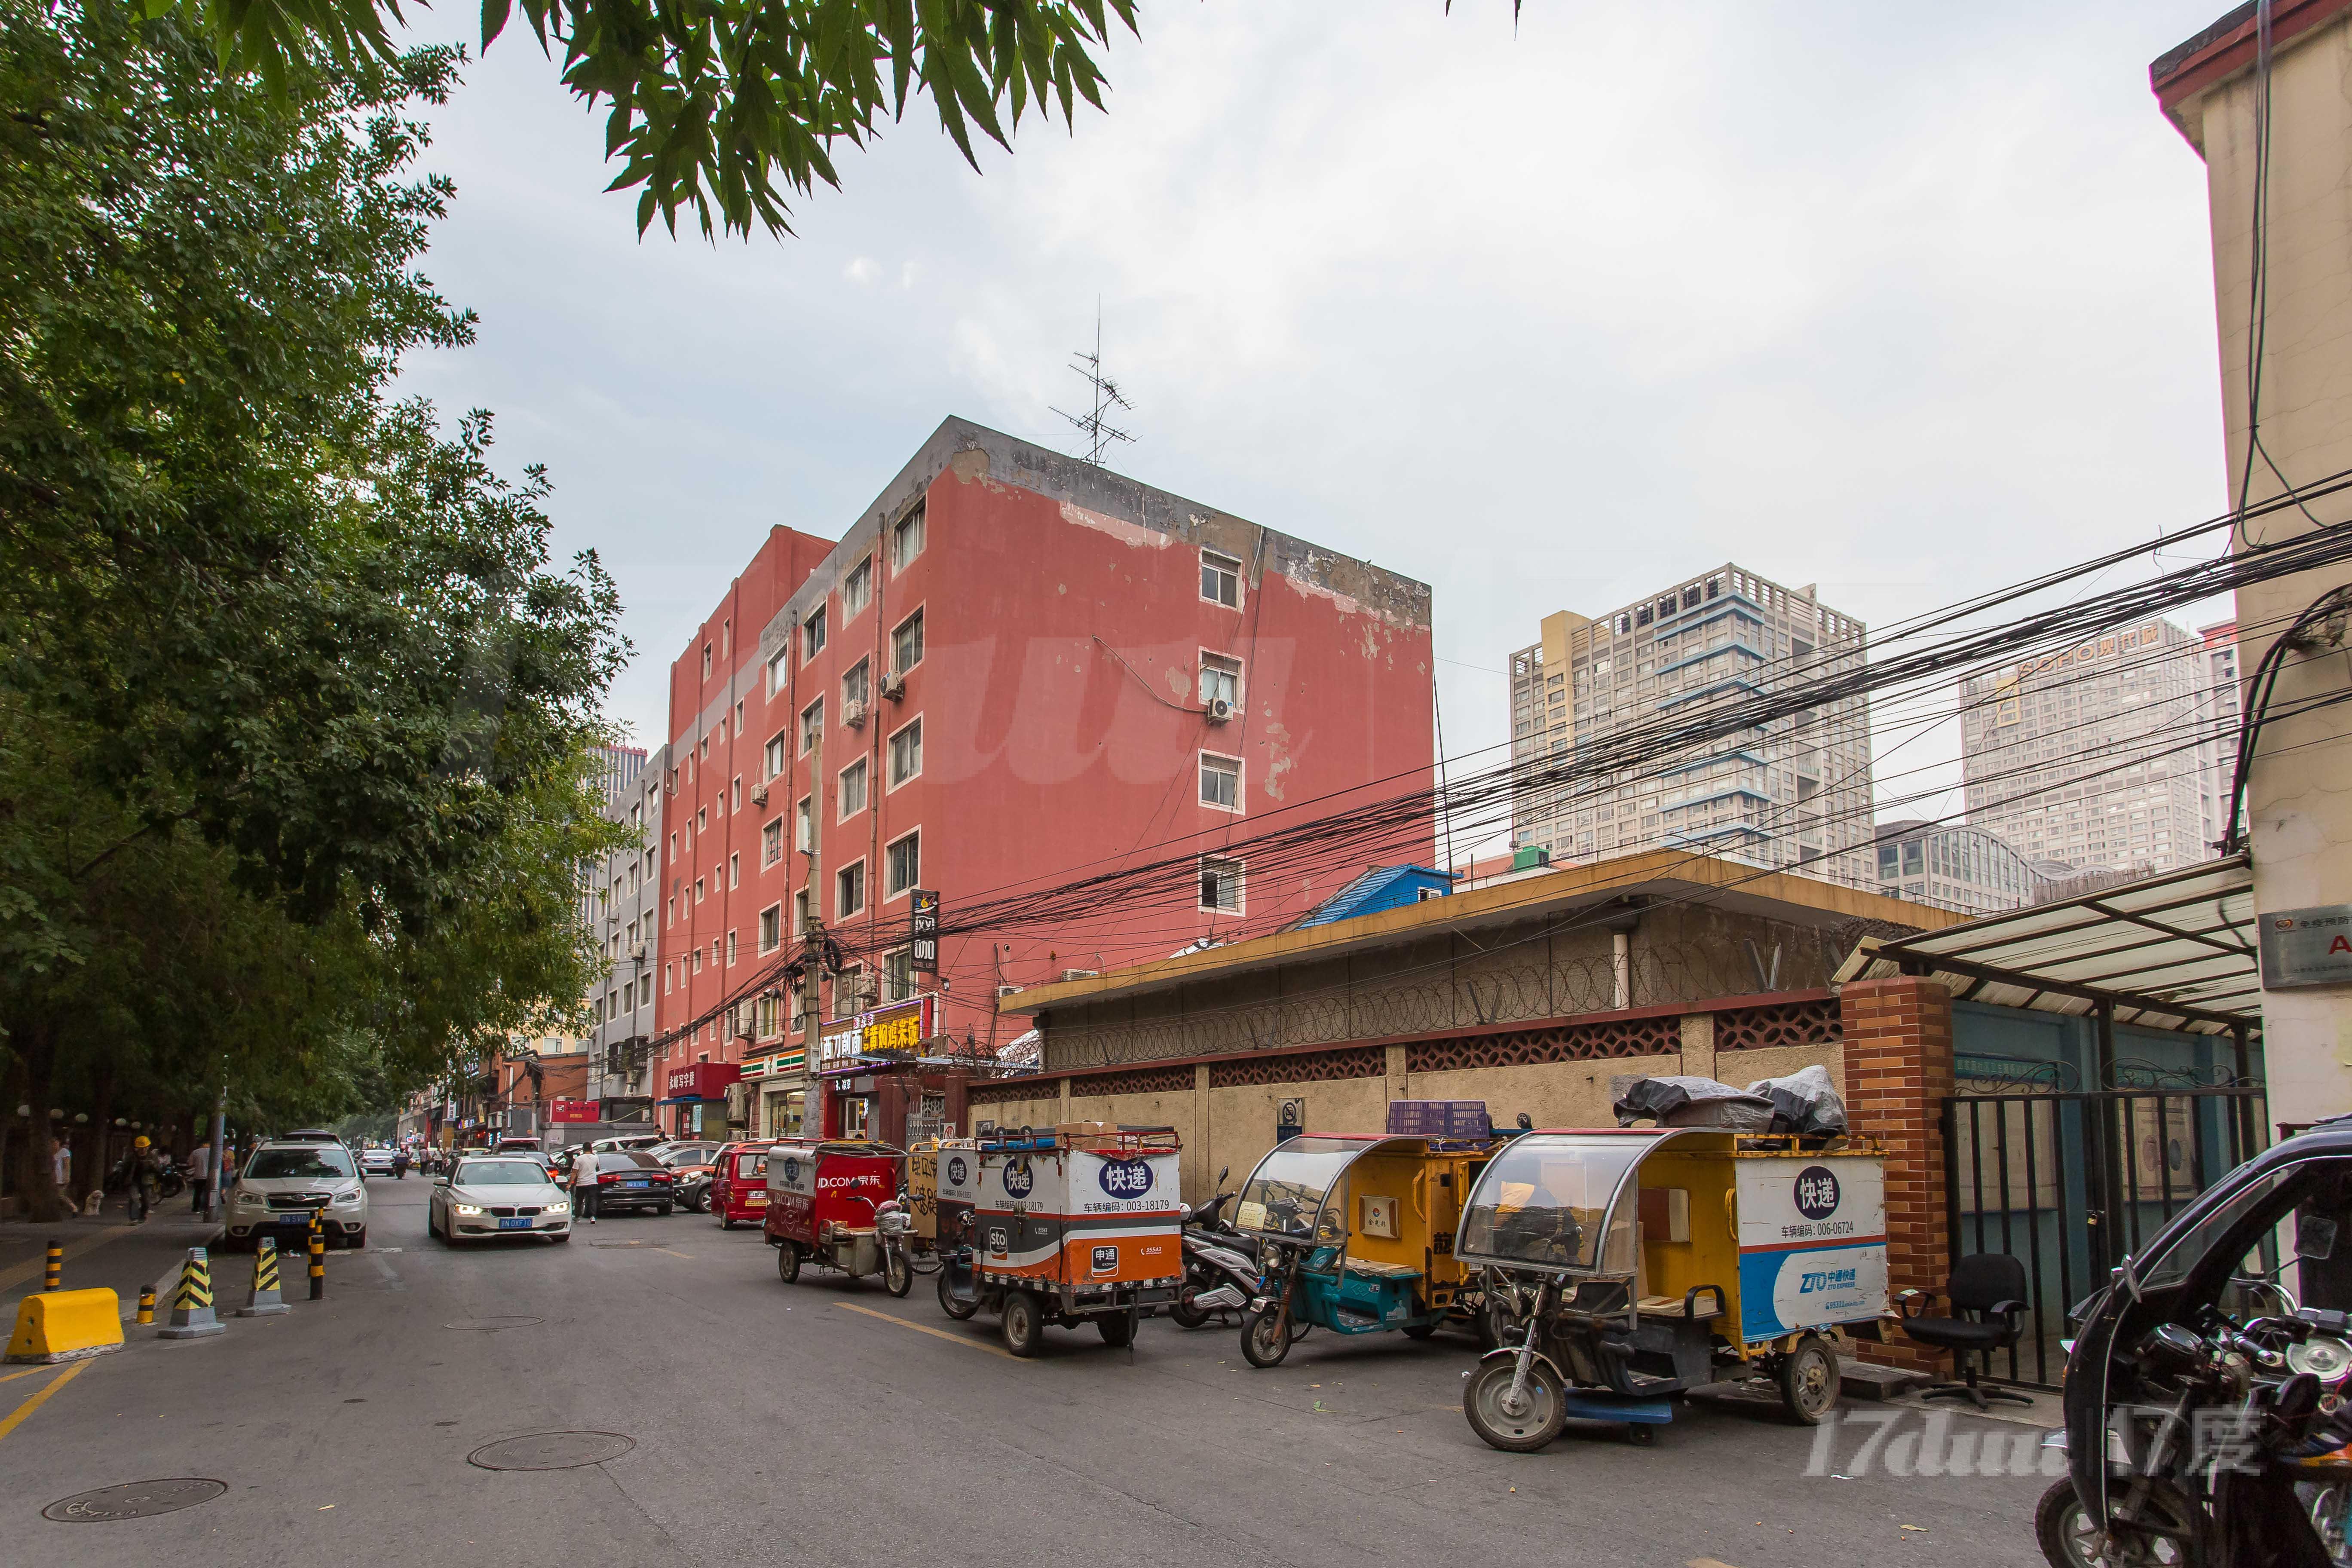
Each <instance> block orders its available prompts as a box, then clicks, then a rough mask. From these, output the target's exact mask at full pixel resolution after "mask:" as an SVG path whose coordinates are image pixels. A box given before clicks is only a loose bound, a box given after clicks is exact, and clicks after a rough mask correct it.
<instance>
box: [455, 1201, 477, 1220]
mask: <svg viewBox="0 0 2352 1568" xmlns="http://www.w3.org/2000/svg"><path fill="white" fill-rule="evenodd" d="M457 1212H458V1213H459V1214H469V1215H474V1216H476V1217H477V1218H479V1217H480V1215H481V1212H482V1205H479V1204H459V1205H457Z"/></svg>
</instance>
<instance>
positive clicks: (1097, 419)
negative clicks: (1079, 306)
mask: <svg viewBox="0 0 2352 1568" xmlns="http://www.w3.org/2000/svg"><path fill="white" fill-rule="evenodd" d="M1072 352H1073V353H1076V356H1077V359H1076V363H1073V364H1072V365H1071V366H1070V368H1071V369H1072V370H1074V371H1076V372H1077V373H1078V374H1080V375H1082V376H1085V377H1086V378H1087V388H1088V390H1089V391H1091V392H1092V394H1093V401H1092V403H1091V405H1089V406H1088V408H1087V412H1086V413H1085V414H1083V415H1079V414H1072V413H1069V412H1067V411H1066V410H1064V409H1060V408H1055V409H1054V412H1055V413H1056V414H1059V415H1061V416H1062V417H1063V418H1065V419H1066V420H1068V421H1069V422H1070V423H1071V424H1073V425H1075V426H1077V427H1078V429H1079V430H1080V431H1081V432H1083V433H1084V434H1085V436H1086V438H1087V462H1089V463H1092V464H1093V465H1094V466H1095V467H1096V468H1101V467H1102V460H1103V454H1104V453H1105V452H1107V451H1108V450H1110V446H1111V443H1112V442H1114V441H1132V440H1134V439H1135V437H1132V436H1130V435H1129V434H1128V433H1127V432H1126V431H1124V430H1121V429H1119V428H1118V426H1113V425H1108V424H1106V423H1104V421H1103V416H1104V415H1105V414H1107V413H1108V412H1109V411H1110V410H1112V409H1114V408H1124V409H1126V410H1128V411H1129V413H1133V412H1134V411H1135V405H1134V404H1132V403H1129V401H1128V400H1127V399H1126V397H1125V396H1123V395H1121V394H1120V392H1119V390H1118V383H1117V382H1115V381H1113V380H1111V379H1110V377H1108V376H1107V375H1105V374H1103V373H1102V301H1101V300H1096V301H1095V352H1094V353H1087V352H1086V351H1085V350H1084V349H1077V350H1073V351H1072ZM1048 406H1051V405H1048Z"/></svg>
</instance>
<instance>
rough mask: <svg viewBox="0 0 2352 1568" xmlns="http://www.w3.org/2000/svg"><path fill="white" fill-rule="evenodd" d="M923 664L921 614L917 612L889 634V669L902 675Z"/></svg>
mask: <svg viewBox="0 0 2352 1568" xmlns="http://www.w3.org/2000/svg"><path fill="white" fill-rule="evenodd" d="M922 662H923V612H922V611H920V610H917V611H916V612H915V613H914V614H913V615H911V616H908V617H907V618H906V619H905V620H903V621H900V622H899V623H898V630H897V631H895V632H892V633H891V634H890V668H891V669H892V670H894V671H896V672H897V673H898V674H900V675H904V674H906V673H907V672H908V670H910V669H912V668H915V666H917V665H919V664H920V663H922Z"/></svg>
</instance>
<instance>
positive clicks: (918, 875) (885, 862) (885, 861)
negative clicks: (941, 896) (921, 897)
mask: <svg viewBox="0 0 2352 1568" xmlns="http://www.w3.org/2000/svg"><path fill="white" fill-rule="evenodd" d="M910 839H911V840H912V841H913V842H914V846H915V879H914V880H913V881H910V882H908V884H907V885H906V886H905V887H903V888H901V889H898V891H897V892H895V893H894V892H892V891H891V890H890V851H891V850H893V849H896V848H897V847H898V846H899V845H901V844H904V843H907V842H908V840H910ZM922 879H923V830H922V829H921V828H919V827H910V828H908V830H907V831H906V832H904V833H901V834H900V835H898V837H896V838H893V839H892V840H890V842H889V843H887V844H885V845H884V846H882V901H883V902H884V903H885V904H890V903H895V902H897V901H898V900H900V899H903V898H905V897H906V896H907V895H908V894H909V893H911V892H912V891H914V889H916V888H917V887H918V886H919V885H920V884H921V882H922Z"/></svg>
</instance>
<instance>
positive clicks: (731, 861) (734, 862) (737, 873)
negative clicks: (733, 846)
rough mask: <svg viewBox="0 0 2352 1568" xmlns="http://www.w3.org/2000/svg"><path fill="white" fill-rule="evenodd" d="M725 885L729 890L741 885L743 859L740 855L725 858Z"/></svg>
mask: <svg viewBox="0 0 2352 1568" xmlns="http://www.w3.org/2000/svg"><path fill="white" fill-rule="evenodd" d="M727 885H728V886H729V887H730V888H740V887H741V886H742V885H743V857H741V856H740V855H730V856H729V857H727Z"/></svg>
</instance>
